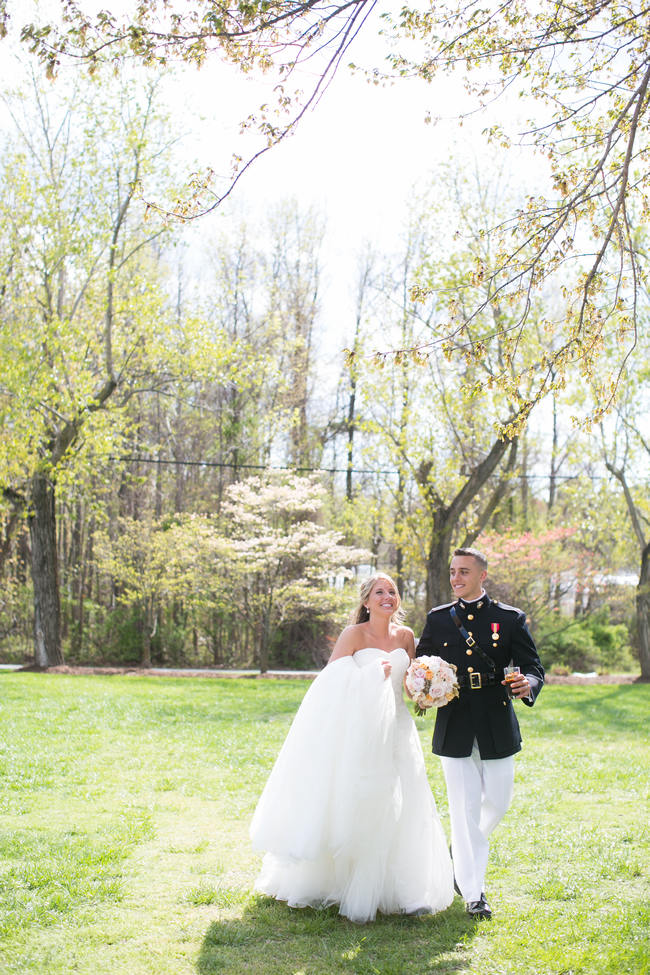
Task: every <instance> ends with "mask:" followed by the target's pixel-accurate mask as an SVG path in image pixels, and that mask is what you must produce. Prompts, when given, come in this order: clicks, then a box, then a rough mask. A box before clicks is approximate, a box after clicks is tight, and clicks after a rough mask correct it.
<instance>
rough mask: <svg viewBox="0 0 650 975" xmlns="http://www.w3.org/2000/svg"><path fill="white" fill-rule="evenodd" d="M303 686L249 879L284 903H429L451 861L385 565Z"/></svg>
mask: <svg viewBox="0 0 650 975" xmlns="http://www.w3.org/2000/svg"><path fill="white" fill-rule="evenodd" d="M360 597H361V598H360V602H359V605H358V607H357V611H356V622H355V623H354V624H353V625H351V626H348V627H346V628H345V629H344V630H343V632H342V633H341V635H340V637H339V638H338V640H337V642H336V645H335V647H334V650H333V651H332V655H331V657H330V659H329V661H328V664H327V666H326V667H325V668H324V670H323V671H321V673H320V674H319V675H318V677H317V678H316V679H315V681H314V682H313V683H312V685H311V686H310V688H309V690H308V691H307V693H306V694H305V697H304V699H303V701H302V704H301V705H300V708H299V709H298V712H297V714H296V716H295V718H294V720H293V723H292V725H291V728H290V729H289V733H288V735H287V737H286V739H285V742H284V745H283V746H282V749H281V751H280V754H279V755H278V758H277V761H276V763H275V765H274V767H273V769H272V771H271V774H270V775H269V778H268V780H267V783H266V786H265V787H264V791H263V792H262V795H261V797H260V799H259V802H258V804H257V808H256V810H255V813H254V816H253V820H252V823H251V829H250V834H251V840H252V843H253V847H254V848H255V849H256V850H264V851H267V852H266V854H265V856H264V860H263V864H262V869H261V872H260V874H259V876H258V878H257V880H256V883H255V888H256V889H257V890H259V891H260V892H262V893H264V894H269V895H270V896H272V897H276V898H278V899H279V900H283V901H286V902H287V903H288V904H289V905H290V906H291V907H307V906H312V907H324V906H328V905H331V904H338V905H339V912H340V913H341V914H343V915H345V917H348V918H349V919H350V920H351V921H356V922H359V923H361V922H365V921H372V920H374V918H375V915H376V912H377V911H381V912H382V913H384V914H395V913H402V914H424V913H435V912H436V911H440V910H442V909H444V908H445V907H447V906H448V905H449V904H450V903H451V901H452V898H453V870H452V865H451V860H450V857H449V853H448V851H447V844H446V841H445V837H444V833H443V830H442V827H441V825H440V820H439V818H438V814H437V811H436V805H435V801H434V799H433V796H432V794H431V789H430V787H429V782H428V780H427V775H426V769H425V765H424V756H423V753H422V746H421V744H420V739H419V737H418V734H417V730H416V728H415V724H414V722H413V719H412V718H411V716H410V714H409V712H408V710H407V708H406V704H405V703H404V699H403V695H402V684H403V679H404V674H405V673H406V670H407V668H408V665H409V663H410V660H411V659H412V658H413V657H414V656H415V643H414V639H413V632H412V630H410V629H409V628H408V627H406V626H403V625H401V622H402V618H403V614H402V610H401V609H400V597H399V594H398V591H397V587H396V586H395V583H394V582H393V580H392V579H391V578H390V577H389V576H387V575H384V574H383V573H378V574H376V575H374V576H372V577H371V578H370V579H368V580H367V581H366V582H365V583H364V584H363V585H362V586H361V592H360Z"/></svg>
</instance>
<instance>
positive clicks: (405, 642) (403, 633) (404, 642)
mask: <svg viewBox="0 0 650 975" xmlns="http://www.w3.org/2000/svg"><path fill="white" fill-rule="evenodd" d="M395 636H396V638H397V639H398V640H399V645H400V646H401V647H404V649H405V650H406V652H407V653H408V655H409V657H414V656H415V636H414V634H413V630H412V629H411V627H410V626H398V627H397V633H396V634H395Z"/></svg>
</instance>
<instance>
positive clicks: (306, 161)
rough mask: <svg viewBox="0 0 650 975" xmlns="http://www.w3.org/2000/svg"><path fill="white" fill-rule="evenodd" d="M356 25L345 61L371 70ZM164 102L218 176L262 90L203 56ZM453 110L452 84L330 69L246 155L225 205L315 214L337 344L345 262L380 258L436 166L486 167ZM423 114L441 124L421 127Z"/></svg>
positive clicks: (375, 52)
mask: <svg viewBox="0 0 650 975" xmlns="http://www.w3.org/2000/svg"><path fill="white" fill-rule="evenodd" d="M366 28H367V30H368V34H367V35H366V37H365V38H364V37H360V38H358V41H357V45H356V47H355V48H353V50H352V51H351V57H352V58H353V59H355V60H356V61H357V62H358V63H362V64H366V65H376V64H381V58H382V56H383V51H384V48H383V42H378V41H377V35H376V24H372V23H368V24H367V25H366ZM309 80H310V79H309V78H307V79H306V81H305V86H306V84H307V82H308V81H309ZM170 97H171V99H172V103H173V104H174V105H175V108H176V111H177V112H178V114H179V116H180V117H184V118H185V120H186V123H187V125H188V127H191V129H192V134H191V135H190V136H189V137H188V138H187V139H185V140H184V142H183V145H184V146H186V151H187V152H188V156H189V157H190V159H191V158H192V157H195V158H196V159H197V160H198V161H199V165H202V166H208V165H210V166H212V167H213V168H214V169H215V170H216V171H217V172H226V171H227V167H228V161H229V159H230V156H231V154H232V152H233V151H235V150H237V148H238V143H239V136H238V128H239V122H240V121H241V119H242V118H243V117H245V116H246V115H247V114H248V113H249V112H251V111H254V110H255V109H256V107H257V105H259V104H260V102H262V101H264V100H266V99H268V98H269V93H268V88H266V87H265V86H264V85H261V84H260V80H259V79H256V78H254V77H251V76H245V75H242V74H241V73H239V72H237V71H234V70H233V69H232V68H229V67H225V66H223V65H219V64H218V63H217V62H216V61H215V60H212V61H211V63H210V64H208V65H207V66H206V67H205V68H203V69H201V70H200V71H198V72H197V71H196V70H195V69H192V68H183V69H181V80H180V83H179V79H177V78H175V79H174V80H173V81H172V83H171V85H170ZM463 104H465V105H466V102H465V100H464V95H463V92H462V85H461V80H460V79H459V78H456V79H443V78H440V79H437V80H436V82H435V84H433V85H427V84H425V83H424V82H418V81H413V80H400V81H398V82H397V83H395V84H394V85H391V86H381V87H380V86H375V85H372V84H369V83H368V82H367V81H366V80H365V78H364V77H363V76H362V75H361V74H354V73H352V72H350V71H349V70H348V69H347V68H345V67H342V68H341V69H340V71H339V74H338V75H337V76H336V77H335V79H334V81H333V83H332V84H331V86H330V88H329V89H328V90H327V91H326V93H325V95H324V97H323V98H322V100H321V101H320V103H319V104H318V106H317V107H316V109H315V110H314V111H311V112H310V113H309V114H308V115H307V116H306V117H304V118H303V119H302V121H301V122H300V124H299V127H298V129H297V131H296V132H295V134H294V135H292V136H291V137H290V138H288V139H286V140H285V141H284V142H282V143H281V144H280V145H278V146H275V147H274V148H272V149H271V150H270V151H269V152H267V153H265V154H264V155H263V156H262V157H261V158H260V159H258V160H257V161H256V162H255V163H254V165H253V167H252V168H251V169H250V170H249V171H248V172H247V173H246V174H244V176H243V177H242V179H241V180H240V182H239V184H238V186H237V187H236V189H235V191H234V194H233V197H232V200H233V202H234V203H235V204H238V203H239V204H241V203H244V204H245V205H246V206H247V208H249V209H250V211H251V213H252V214H253V216H255V215H259V217H260V218H261V217H263V215H264V213H265V212H266V210H267V209H268V207H269V206H270V205H272V204H274V203H275V202H277V201H279V200H281V199H284V198H289V197H295V198H296V199H297V200H298V201H299V202H300V203H301V204H302V205H304V206H305V207H307V206H309V205H315V206H316V208H317V209H318V210H319V211H321V212H322V213H323V214H324V215H325V217H326V223H327V235H326V242H325V248H324V261H325V264H326V276H325V287H326V300H327V302H328V308H329V314H328V316H327V317H328V319H329V321H330V323H331V321H332V318H334V319H337V320H339V321H340V322H341V342H340V344H341V345H343V344H345V338H344V336H345V332H346V331H347V330H348V329H349V328H351V326H352V318H351V308H350V302H351V294H352V290H353V287H354V278H355V273H356V255H357V253H358V252H359V251H361V250H362V249H363V247H364V244H365V243H366V241H372V242H373V244H374V245H375V246H376V247H377V249H378V250H380V251H383V252H385V253H391V252H394V251H396V250H398V249H399V241H398V238H399V235H400V233H401V230H402V228H403V226H404V222H405V214H406V203H407V200H408V198H409V196H410V195H411V193H412V189H413V187H414V186H415V185H422V184H425V183H428V182H429V180H430V177H431V174H432V172H433V170H434V169H435V168H436V166H438V165H439V164H440V163H441V162H444V161H446V160H447V159H449V158H456V159H458V160H459V165H462V164H463V160H466V161H467V163H468V165H470V166H472V167H473V166H474V163H475V159H476V158H477V157H478V158H481V157H483V158H484V159H485V160H486V162H487V159H488V150H487V148H486V146H485V142H484V140H482V138H481V135H480V133H481V130H482V129H483V128H484V127H485V126H486V125H487V124H488V122H487V120H486V119H485V118H482V117H481V118H479V117H476V118H475V119H473V120H472V121H471V122H465V123H464V124H463V125H462V126H461V125H460V124H459V122H458V120H457V118H456V117H455V113H456V112H457V111H459V110H460V107H461V105H463ZM188 106H189V107H190V113H191V114H189V115H188V113H187V107H188ZM427 111H430V112H431V114H432V115H434V116H435V115H436V114H443V115H445V114H446V115H447V119H446V120H445V121H442V122H438V123H436V124H433V125H432V124H426V123H425V121H424V119H425V116H426V114H427ZM193 119H200V120H199V121H193ZM216 222H218V218H217V221H216ZM211 225H212V226H213V225H214V222H213V221H212V219H210V220H209V221H206V224H205V226H206V227H209V226H211ZM332 306H334V307H335V308H336V311H335V313H334V315H332V311H331V309H332ZM346 318H347V326H346V324H345V319H346ZM330 327H331V324H330Z"/></svg>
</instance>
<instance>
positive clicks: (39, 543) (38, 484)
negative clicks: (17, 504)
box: [29, 474, 63, 668]
mask: <svg viewBox="0 0 650 975" xmlns="http://www.w3.org/2000/svg"><path fill="white" fill-rule="evenodd" d="M29 537H30V541H31V550H32V553H31V555H32V582H33V585H34V660H35V663H36V666H37V667H41V668H46V667H56V666H58V665H59V664H62V663H63V653H62V651H61V603H60V598H59V574H58V565H57V551H56V517H55V511H54V484H53V483H52V482H51V481H50V480H49V479H48V478H47V477H46V476H45V475H44V474H36V475H35V476H34V477H33V479H32V496H31V511H30V516H29Z"/></svg>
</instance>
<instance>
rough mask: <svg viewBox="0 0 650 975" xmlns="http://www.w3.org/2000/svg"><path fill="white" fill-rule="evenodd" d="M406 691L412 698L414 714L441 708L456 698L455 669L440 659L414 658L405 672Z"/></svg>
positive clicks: (456, 682) (452, 665)
mask: <svg viewBox="0 0 650 975" xmlns="http://www.w3.org/2000/svg"><path fill="white" fill-rule="evenodd" d="M405 683H406V689H407V691H408V692H409V694H410V695H411V697H412V698H413V702H414V704H415V713H416V714H417V715H422V714H426V713H427V710H428V709H429V708H441V707H443V706H444V705H445V704H448V703H449V701H453V699H454V698H455V697H458V681H457V680H456V667H455V665H454V664H448V663H447V661H446V660H443V659H442V657H416V658H415V660H412V661H411V664H410V666H409V669H408V670H407V671H406V678H405Z"/></svg>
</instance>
